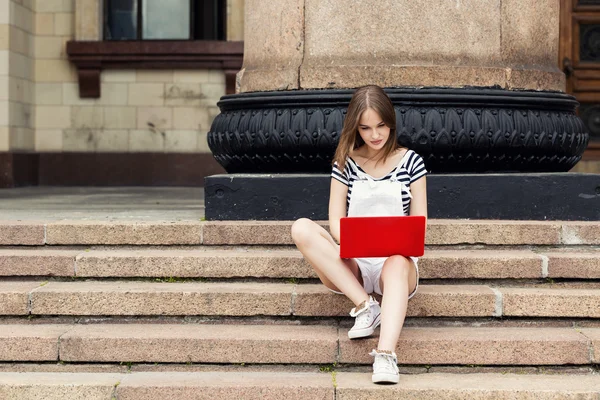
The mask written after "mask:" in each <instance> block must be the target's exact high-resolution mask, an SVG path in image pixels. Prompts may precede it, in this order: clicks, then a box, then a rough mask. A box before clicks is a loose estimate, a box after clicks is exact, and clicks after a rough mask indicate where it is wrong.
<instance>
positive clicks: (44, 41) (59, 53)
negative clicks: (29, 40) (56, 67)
mask: <svg viewBox="0 0 600 400" xmlns="http://www.w3.org/2000/svg"><path fill="white" fill-rule="evenodd" d="M65 42H66V39H64V38H62V37H57V36H40V37H38V38H36V39H35V51H34V57H35V58H36V59H54V60H55V59H61V58H65V57H66V43H65Z"/></svg>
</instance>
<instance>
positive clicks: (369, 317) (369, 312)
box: [348, 296, 381, 339]
mask: <svg viewBox="0 0 600 400" xmlns="http://www.w3.org/2000/svg"><path fill="white" fill-rule="evenodd" d="M350 316H352V317H356V320H355V321H354V326H353V327H352V329H350V330H349V331H348V337H349V338H350V339H357V338H362V337H366V336H369V335H372V334H373V332H375V328H377V327H378V326H379V324H380V323H381V308H380V307H379V303H378V302H377V300H375V299H374V298H373V297H371V296H369V301H365V303H364V306H363V307H362V308H361V309H360V310H357V309H356V307H354V308H353V309H352V310H351V311H350Z"/></svg>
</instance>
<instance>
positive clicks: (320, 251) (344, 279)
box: [292, 218, 369, 306]
mask: <svg viewBox="0 0 600 400" xmlns="http://www.w3.org/2000/svg"><path fill="white" fill-rule="evenodd" d="M292 239H294V243H296V246H297V247H298V250H300V252H301V253H302V255H303V256H304V258H305V259H306V260H307V261H308V262H309V263H310V265H312V267H313V268H314V270H315V271H316V272H317V275H318V276H319V278H320V279H321V282H323V284H324V285H325V286H327V287H328V288H330V289H332V290H335V291H338V292H342V293H344V294H345V295H346V296H348V298H349V299H350V300H351V301H352V302H353V303H354V304H355V305H356V306H358V305H360V304H361V303H362V302H363V301H365V300H369V295H368V294H367V292H366V291H365V289H364V288H363V286H362V276H361V274H360V270H359V268H358V265H357V264H356V261H354V260H352V259H347V260H346V259H341V258H340V251H339V246H338V245H337V243H335V241H334V240H333V238H332V237H331V235H330V234H329V232H327V231H326V230H325V229H323V227H322V226H320V225H319V224H317V223H315V222H313V221H311V220H309V219H307V218H301V219H299V220H297V221H296V222H294V224H293V225H292Z"/></svg>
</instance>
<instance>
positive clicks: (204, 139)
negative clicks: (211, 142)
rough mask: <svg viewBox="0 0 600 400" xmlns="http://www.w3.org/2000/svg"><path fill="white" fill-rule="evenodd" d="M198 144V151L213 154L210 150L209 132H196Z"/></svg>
mask: <svg viewBox="0 0 600 400" xmlns="http://www.w3.org/2000/svg"><path fill="white" fill-rule="evenodd" d="M196 136H197V138H196V142H197V148H196V150H197V151H198V152H199V153H212V152H211V150H210V147H208V132H205V131H201V132H196Z"/></svg>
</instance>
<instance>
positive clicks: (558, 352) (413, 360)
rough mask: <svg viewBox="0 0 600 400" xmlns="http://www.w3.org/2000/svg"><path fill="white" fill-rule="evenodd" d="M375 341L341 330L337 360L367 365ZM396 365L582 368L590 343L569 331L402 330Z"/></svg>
mask: <svg viewBox="0 0 600 400" xmlns="http://www.w3.org/2000/svg"><path fill="white" fill-rule="evenodd" d="M376 347H377V338H368V339H364V340H360V341H350V339H348V335H347V333H346V331H341V332H340V362H342V363H353V364H354V363H360V364H367V363H371V362H373V359H372V357H371V356H369V355H368V353H369V352H370V351H371V349H374V348H376ZM396 354H398V363H399V364H421V365H422V364H428V365H433V364H449V365H455V364H477V365H566V364H574V365H585V364H589V363H590V351H589V341H588V340H587V339H586V338H585V337H583V336H582V335H581V334H579V333H578V332H576V331H575V330H573V329H571V328H542V327H536V328H499V327H495V328H474V327H466V328H450V327H448V328H432V327H427V328H404V329H403V330H402V333H401V334H400V339H399V341H398V346H397V347H396Z"/></svg>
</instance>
